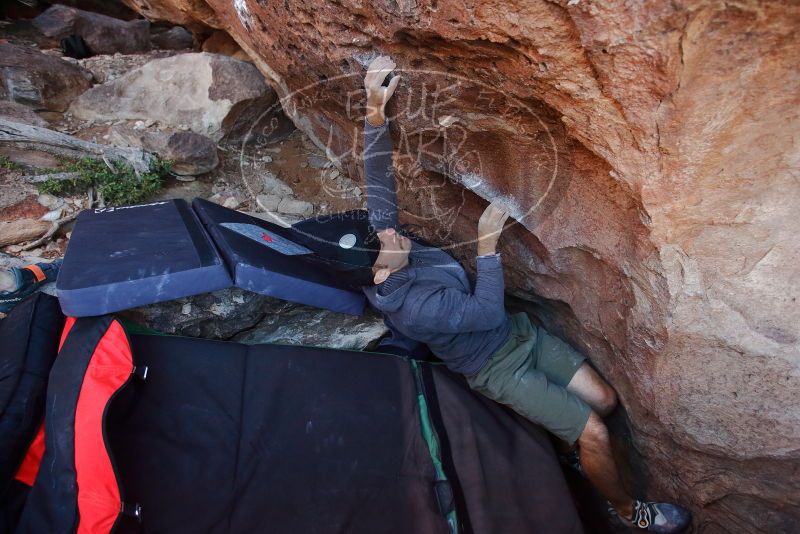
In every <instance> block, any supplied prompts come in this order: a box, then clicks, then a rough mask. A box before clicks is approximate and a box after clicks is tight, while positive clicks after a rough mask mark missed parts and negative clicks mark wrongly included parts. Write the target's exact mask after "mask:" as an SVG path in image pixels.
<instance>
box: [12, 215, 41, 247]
mask: <svg viewBox="0 0 800 534" xmlns="http://www.w3.org/2000/svg"><path fill="white" fill-rule="evenodd" d="M50 226H51V224H50V223H49V222H47V221H40V220H36V219H16V220H13V221H0V247H4V246H6V245H16V244H18V243H24V242H26V241H32V240H34V239H38V238H40V237H42V236H43V235H44V234H45V233H46V232H47V230H49V229H50Z"/></svg>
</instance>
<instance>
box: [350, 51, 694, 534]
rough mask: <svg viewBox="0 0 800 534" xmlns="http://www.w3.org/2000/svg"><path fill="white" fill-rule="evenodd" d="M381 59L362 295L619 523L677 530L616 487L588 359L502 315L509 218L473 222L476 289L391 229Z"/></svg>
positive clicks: (391, 183)
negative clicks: (553, 449)
mask: <svg viewBox="0 0 800 534" xmlns="http://www.w3.org/2000/svg"><path fill="white" fill-rule="evenodd" d="M394 68H395V64H394V62H393V61H392V60H391V59H390V58H388V57H386V56H381V57H378V58H376V59H375V60H373V61H372V63H371V64H370V65H369V68H368V71H367V74H366V76H365V78H364V87H365V89H366V92H367V116H366V118H365V124H364V143H365V148H364V169H365V175H366V183H367V186H366V188H367V205H368V211H369V218H370V224H371V225H372V227H373V229H374V231H375V232H376V234H377V238H378V239H379V241H380V251H379V252H378V255H377V258H376V260H375V262H374V264H373V265H372V268H371V273H370V277H371V280H370V282H371V283H369V284H367V285H365V286H364V287H363V290H364V292H365V293H366V296H367V298H368V300H369V301H370V303H371V304H372V305H373V306H374V307H375V308H377V309H378V310H380V311H381V312H382V313H383V315H384V317H385V320H386V323H387V325H388V326H389V327H390V328H391V330H392V331H393V333H396V334H397V335H399V336H404V337H405V338H408V339H409V340H414V341H416V342H421V343H424V344H426V345H427V346H428V347H429V348H430V350H431V351H432V352H433V353H434V354H435V355H436V356H437V357H439V358H440V359H441V360H442V361H444V363H445V364H446V365H447V366H448V367H449V368H450V369H451V370H452V371H455V372H458V373H461V374H463V375H464V376H465V377H466V379H467V382H468V383H469V385H470V387H472V388H473V389H474V390H475V391H478V392H480V393H482V394H483V395H485V396H487V397H489V398H491V399H493V400H495V401H497V402H499V403H502V404H505V405H507V406H509V407H510V408H512V409H513V410H515V411H516V412H518V413H519V414H520V415H522V416H524V417H526V418H527V419H529V420H531V421H533V422H534V423H537V424H539V425H541V426H543V427H544V428H546V429H547V430H549V431H550V432H551V433H553V434H554V435H555V436H557V437H558V438H560V439H561V440H563V441H565V442H566V443H567V444H570V445H573V444H574V445H575V446H576V447H577V449H576V450H577V451H579V453H580V456H579V461H580V464H579V465H580V467H581V469H582V471H583V472H584V473H585V475H586V476H587V477H588V479H589V480H590V481H591V482H592V483H593V484H594V485H595V487H596V488H597V489H598V490H599V491H600V493H602V494H603V495H604V496H605V497H606V498H607V499H608V502H609V504H610V508H609V511H610V512H611V513H612V514H613V515H615V516H617V517H618V518H619V520H620V521H622V522H623V523H624V524H626V525H628V526H632V527H636V528H640V529H644V530H647V531H650V532H660V533H673V532H680V531H682V530H683V529H685V528H686V527H687V526H688V524H689V523H690V521H691V516H690V514H689V512H688V510H686V509H685V508H683V507H681V506H679V505H677V504H672V503H659V502H650V501H646V500H643V499H634V498H632V497H631V496H630V495H629V494H628V492H627V491H626V490H625V488H624V487H623V485H622V482H621V480H620V476H619V472H618V469H617V466H616V465H615V462H614V459H613V456H612V453H611V446H610V440H609V435H608V430H607V428H606V426H605V424H604V423H603V419H602V417H603V416H604V415H607V414H608V413H609V412H611V410H613V409H614V407H615V406H616V403H617V398H616V393H615V392H614V390H613V388H612V387H611V386H610V385H609V384H608V383H606V382H605V380H603V378H601V377H600V375H599V374H598V373H597V372H596V371H594V369H593V368H592V367H591V366H590V365H589V364H588V363H587V362H586V358H585V357H584V356H583V355H582V354H580V353H579V352H577V351H576V350H575V349H573V348H572V347H570V346H569V345H568V344H566V343H565V342H563V341H561V340H560V339H558V338H557V337H555V336H552V335H551V334H549V333H547V332H546V331H545V330H543V329H542V328H539V327H537V326H534V325H532V324H531V322H530V320H529V318H528V316H527V315H526V314H524V313H517V314H514V315H510V314H509V313H508V312H507V311H506V310H505V307H504V280H503V269H502V265H501V255H500V253H498V252H497V243H498V240H499V237H500V233H501V231H502V230H503V225H504V223H505V222H506V220H507V219H508V214H506V213H505V212H504V211H503V210H502V208H501V207H500V206H499V204H497V203H496V202H493V203H491V204H490V205H489V206H488V207H487V208H486V210H485V211H484V213H483V215H482V216H481V218H480V221H479V223H478V245H477V258H476V263H477V275H476V279H475V283H474V285H473V284H472V283H471V282H470V280H469V278H468V277H467V274H466V272H465V271H464V269H463V268H462V267H461V265H460V264H459V263H458V262H457V261H456V260H454V259H453V258H452V257H451V256H450V255H448V254H447V253H446V252H444V251H443V250H441V249H438V248H435V247H429V246H425V245H422V244H420V243H417V242H415V241H412V240H411V239H409V238H408V237H407V236H406V235H403V232H402V231H401V230H400V229H399V227H398V217H397V195H396V190H395V179H394V173H393V170H392V145H391V137H390V133H389V126H388V120H387V119H386V116H385V107H386V104H387V102H388V101H389V99H390V98H391V96H392V94H393V93H394V91H395V89H396V88H397V85H398V83H399V82H400V77H399V76H395V77H393V78H391V80H390V81H389V83H388V85H386V86H384V85H383V83H384V81H385V80H386V78H387V77H388V76H389V74H390V72H391V71H392V70H393V69H394Z"/></svg>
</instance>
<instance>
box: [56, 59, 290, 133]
mask: <svg viewBox="0 0 800 534" xmlns="http://www.w3.org/2000/svg"><path fill="white" fill-rule="evenodd" d="M274 99H275V94H274V93H273V92H272V90H271V89H269V87H267V85H266V84H265V83H264V78H263V76H261V74H260V73H259V72H258V70H257V69H256V68H255V67H253V65H251V64H249V63H245V62H243V61H239V60H236V59H232V58H229V57H227V56H220V55H216V54H207V53H189V54H180V55H177V56H172V57H168V58H163V59H156V60H153V61H151V62H149V63H147V64H146V65H144V66H143V67H141V68H138V69H136V70H133V71H131V72H129V73H127V74H125V75H124V76H122V77H120V78H118V79H116V80H114V81H112V82H108V83H105V84H103V85H100V86H96V87H93V88H92V89H90V90H89V91H86V92H85V93H84V94H83V95H81V97H80V98H79V99H78V100H76V101H75V103H74V104H73V106H72V108H71V112H72V113H73V114H74V115H75V116H76V117H78V118H81V119H85V120H96V121H108V120H119V119H127V120H147V119H152V120H154V121H158V122H159V124H161V125H162V126H167V127H172V128H180V127H181V126H183V127H184V128H185V129H187V130H190V131H192V132H194V133H197V134H201V135H206V136H208V137H211V138H212V139H214V140H215V141H217V140H219V139H220V138H221V137H222V136H223V135H224V134H225V133H226V131H228V130H230V129H231V128H233V127H234V126H235V123H236V121H237V119H238V118H239V116H240V115H241V114H243V113H244V112H246V111H247V108H248V107H250V106H255V107H257V108H259V109H260V108H261V107H262V106H265V107H269V105H270V104H271V103H272V102H273V101H274Z"/></svg>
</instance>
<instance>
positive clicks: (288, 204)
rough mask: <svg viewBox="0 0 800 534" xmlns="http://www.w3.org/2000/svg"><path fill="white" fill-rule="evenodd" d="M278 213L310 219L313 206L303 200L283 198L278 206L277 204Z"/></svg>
mask: <svg viewBox="0 0 800 534" xmlns="http://www.w3.org/2000/svg"><path fill="white" fill-rule="evenodd" d="M278 211H279V212H281V213H285V214H287V215H297V216H300V217H310V216H311V215H312V214H313V213H314V205H313V204H311V202H306V201H305V200H297V199H294V198H284V199H283V200H281V202H280V204H278Z"/></svg>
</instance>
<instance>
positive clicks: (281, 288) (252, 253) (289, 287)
mask: <svg viewBox="0 0 800 534" xmlns="http://www.w3.org/2000/svg"><path fill="white" fill-rule="evenodd" d="M192 206H193V207H194V210H195V212H196V213H197V214H198V215H199V217H200V219H201V220H202V221H203V224H205V226H206V229H207V230H208V233H209V234H210V235H211V237H212V238H213V240H214V242H215V243H216V244H217V247H218V248H219V251H220V254H221V255H222V257H223V258H225V262H226V263H227V265H228V268H229V269H230V272H231V274H232V277H233V283H234V284H235V285H236V286H237V287H240V288H242V289H246V290H248V291H253V292H255V293H260V294H262V295H268V296H270V297H275V298H279V299H283V300H287V301H289V302H297V303H301V304H307V305H310V306H316V307H319V308H326V309H329V310H333V311H338V312H343V313H350V314H354V315H360V314H361V313H362V312H363V311H364V304H365V302H366V299H365V297H364V295H363V293H361V292H357V291H354V290H353V289H351V288H349V287H348V286H347V285H346V284H345V283H344V281H343V280H342V277H340V276H337V273H336V272H335V271H332V270H330V269H325V268H324V267H322V266H320V265H315V264H314V263H313V262H309V261H306V258H304V257H303V256H297V255H285V254H281V253H280V252H278V251H277V250H274V249H272V248H270V247H269V246H266V245H265V244H263V243H259V242H257V241H256V240H254V239H252V238H251V237H247V236H245V235H242V234H241V233H238V232H236V231H235V230H234V229H233V228H232V226H233V225H234V224H237V223H238V224H244V225H253V226H257V227H259V228H262V229H264V231H265V232H267V233H268V235H271V236H278V237H279V238H283V239H286V240H289V241H292V242H295V243H298V238H301V237H302V235H300V234H298V233H297V232H296V231H294V230H293V229H291V228H283V227H281V226H278V225H276V224H272V223H269V222H267V221H264V220H261V219H258V218H257V217H251V216H250V215H246V214H244V213H241V212H238V211H235V210H231V209H228V208H225V207H222V206H220V205H218V204H214V203H213V202H209V201H207V200H203V199H199V198H196V199H194V201H193V202H192ZM223 225H225V226H223ZM273 239H274V238H273ZM276 241H277V240H276Z"/></svg>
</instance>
